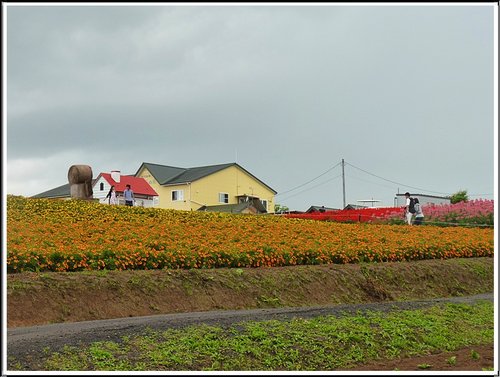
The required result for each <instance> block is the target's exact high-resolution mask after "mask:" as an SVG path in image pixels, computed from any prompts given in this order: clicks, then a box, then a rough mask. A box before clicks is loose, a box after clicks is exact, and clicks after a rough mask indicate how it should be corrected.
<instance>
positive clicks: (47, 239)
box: [7, 196, 494, 272]
mask: <svg viewBox="0 0 500 377" xmlns="http://www.w3.org/2000/svg"><path fill="white" fill-rule="evenodd" d="M493 249H494V243H493V230H492V229H478V228H441V227H432V226H425V227H416V226H413V227H409V226H401V225H374V224H339V223H332V222H317V221H314V220H299V219H285V218H281V217H279V216H271V215H269V216H254V215H233V214H223V213H206V212H186V211H174V210H165V209H155V208H138V207H125V206H105V205H101V204H98V203H94V202H85V201H77V200H69V201H57V200H47V199H28V198H23V197H16V196H8V198H7V269H8V272H21V271H44V270H49V271H78V270H91V269H156V268H216V267H260V266H269V267H272V266H284V265H299V264H320V263H358V262H382V261H402V260H415V259H435V258H454V257H473V256H493Z"/></svg>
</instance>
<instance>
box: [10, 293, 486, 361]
mask: <svg viewBox="0 0 500 377" xmlns="http://www.w3.org/2000/svg"><path fill="white" fill-rule="evenodd" d="M477 300H490V301H493V293H487V294H480V295H475V296H468V297H450V298H440V299H429V300H419V301H404V302H378V303H367V304H352V305H351V304H348V305H330V306H316V307H305V308H279V309H253V310H224V311H208V312H193V313H179V314H166V315H154V316H143V317H132V318H119V319H108V320H98V321H85V322H76V323H60V324H52V325H45V326H33V327H18V328H12V329H8V330H7V356H8V358H9V363H10V358H12V357H14V358H15V359H16V361H17V362H20V363H21V365H25V366H26V367H27V368H28V369H29V365H33V363H34V362H35V363H36V361H37V359H38V360H40V359H42V358H43V350H44V349H47V347H48V348H49V349H50V350H51V351H52V352H54V351H59V350H61V349H62V348H63V347H64V346H65V345H68V346H78V345H85V344H89V343H91V342H96V341H103V340H112V341H121V337H122V336H125V335H136V334H140V333H142V332H143V331H145V330H146V329H147V328H151V329H154V330H162V329H166V328H182V327H185V326H189V325H193V324H201V323H204V324H208V325H219V326H230V325H232V324H234V323H237V322H241V321H263V320H271V319H278V320H286V319H291V318H293V317H302V318H309V317H315V316H322V315H341V314H342V313H346V312H350V313H355V312H357V311H360V310H361V311H366V310H376V311H389V310H405V309H417V308H422V307H428V306H432V305H436V304H442V303H473V302H475V301H477Z"/></svg>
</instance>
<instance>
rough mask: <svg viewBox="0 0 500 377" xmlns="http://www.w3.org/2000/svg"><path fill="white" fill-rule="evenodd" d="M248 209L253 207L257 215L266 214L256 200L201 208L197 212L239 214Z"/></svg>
mask: <svg viewBox="0 0 500 377" xmlns="http://www.w3.org/2000/svg"><path fill="white" fill-rule="evenodd" d="M248 207H255V208H256V209H257V211H258V212H259V213H267V211H266V209H265V208H264V205H263V204H262V202H261V201H260V200H258V199H254V200H249V201H248V202H243V203H238V204H221V205H216V206H203V207H200V208H199V209H198V211H209V212H228V213H241V212H243V210H245V209H246V208H248Z"/></svg>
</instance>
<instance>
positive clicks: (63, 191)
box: [32, 183, 71, 198]
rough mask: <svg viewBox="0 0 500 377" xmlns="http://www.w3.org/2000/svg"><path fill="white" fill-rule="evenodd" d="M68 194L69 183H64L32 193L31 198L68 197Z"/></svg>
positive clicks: (69, 194)
mask: <svg viewBox="0 0 500 377" xmlns="http://www.w3.org/2000/svg"><path fill="white" fill-rule="evenodd" d="M70 196H71V191H70V188H69V183H66V184H65V185H62V186H59V187H56V188H53V189H51V190H47V191H44V192H42V193H40V194H36V195H33V196H32V198H69V197H70Z"/></svg>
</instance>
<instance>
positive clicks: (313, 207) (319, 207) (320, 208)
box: [306, 206, 339, 213]
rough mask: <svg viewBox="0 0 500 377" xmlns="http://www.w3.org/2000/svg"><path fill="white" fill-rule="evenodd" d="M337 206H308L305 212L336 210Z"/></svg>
mask: <svg viewBox="0 0 500 377" xmlns="http://www.w3.org/2000/svg"><path fill="white" fill-rule="evenodd" d="M338 210H339V209H338V208H330V207H325V206H310V207H309V208H308V209H307V211H306V213H315V212H326V211H338Z"/></svg>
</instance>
